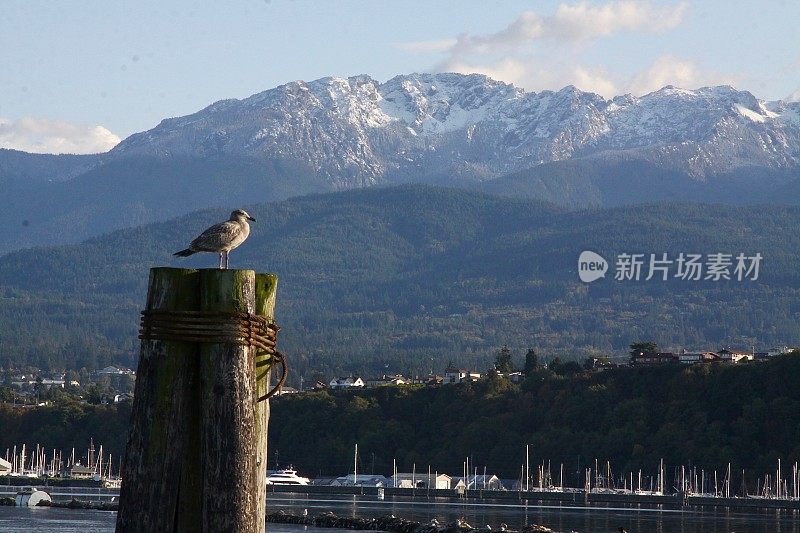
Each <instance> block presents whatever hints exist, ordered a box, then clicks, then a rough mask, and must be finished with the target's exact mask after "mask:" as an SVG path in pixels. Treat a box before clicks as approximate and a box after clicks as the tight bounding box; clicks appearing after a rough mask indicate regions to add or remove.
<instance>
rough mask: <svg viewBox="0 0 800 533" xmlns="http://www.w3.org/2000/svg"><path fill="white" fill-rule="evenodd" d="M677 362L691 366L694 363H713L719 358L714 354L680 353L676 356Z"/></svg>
mask: <svg viewBox="0 0 800 533" xmlns="http://www.w3.org/2000/svg"><path fill="white" fill-rule="evenodd" d="M678 361H680V362H681V363H683V364H684V365H693V364H695V363H713V362H714V361H719V356H718V355H717V354H715V353H714V352H686V351H684V352H681V354H680V355H679V356H678Z"/></svg>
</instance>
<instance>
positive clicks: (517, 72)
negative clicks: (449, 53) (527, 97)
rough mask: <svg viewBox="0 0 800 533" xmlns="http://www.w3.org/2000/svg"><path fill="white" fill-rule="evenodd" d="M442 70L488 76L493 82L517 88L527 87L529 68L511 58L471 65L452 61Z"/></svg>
mask: <svg viewBox="0 0 800 533" xmlns="http://www.w3.org/2000/svg"><path fill="white" fill-rule="evenodd" d="M444 70H447V71H448V72H460V73H462V74H483V75H485V76H489V77H490V78H492V79H493V80H500V81H505V82H507V83H513V84H514V85H517V86H519V87H526V86H528V81H529V77H530V69H529V67H528V66H526V65H525V64H524V63H523V62H522V61H520V60H517V59H512V58H506V59H501V60H500V61H496V62H489V63H483V64H471V63H467V62H464V61H459V60H454V61H451V62H449V65H448V67H447V68H446V69H444Z"/></svg>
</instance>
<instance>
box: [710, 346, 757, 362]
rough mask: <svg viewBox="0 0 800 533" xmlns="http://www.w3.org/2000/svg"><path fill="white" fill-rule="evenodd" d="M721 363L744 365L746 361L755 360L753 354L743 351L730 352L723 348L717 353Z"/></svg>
mask: <svg viewBox="0 0 800 533" xmlns="http://www.w3.org/2000/svg"><path fill="white" fill-rule="evenodd" d="M717 355H718V356H719V359H720V361H722V362H723V363H742V362H744V361H752V360H753V359H755V357H754V355H753V352H745V351H741V350H728V349H727V348H723V349H722V350H720V351H718V352H717Z"/></svg>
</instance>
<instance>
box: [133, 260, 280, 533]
mask: <svg viewBox="0 0 800 533" xmlns="http://www.w3.org/2000/svg"><path fill="white" fill-rule="evenodd" d="M276 284H277V279H276V277H275V276H271V275H262V274H259V275H256V274H255V272H253V271H252V270H216V269H213V270H212V269H208V270H186V269H174V268H154V269H152V270H151V273H150V286H149V290H148V296H147V306H146V309H148V310H161V311H209V312H247V313H256V314H259V315H267V316H269V317H270V318H272V314H273V313H274V305H275V287H276ZM264 357H265V356H263V355H261V356H259V359H264ZM255 359H256V349H255V348H252V347H250V346H243V345H240V344H237V343H233V342H217V343H213V344H211V343H196V342H185V341H180V340H143V341H142V343H141V349H140V356H139V368H138V370H137V379H136V389H135V395H134V403H133V412H132V421H131V428H130V434H129V438H128V446H127V451H126V456H125V463H124V466H123V483H122V490H121V494H120V508H119V513H118V515H117V531H118V532H137V533H138V532H147V531H152V532H159V533H161V532H184V531H185V532H189V531H191V532H215V531H236V532H242V533H263V531H264V524H265V502H264V500H265V487H264V486H263V485H265V482H266V478H265V475H266V473H265V470H266V436H267V424H268V420H269V418H268V417H269V411H268V409H269V408H268V406H267V403H268V402H261V403H258V402H257V398H258V396H259V395H261V394H264V393H265V392H266V391H267V388H268V387H269V382H268V379H263V378H262V379H261V380H257V379H256V373H257V369H256V360H255ZM258 368H259V371H260V372H262V373H263V372H264V371H265V370H266V371H268V370H269V364H263V363H262V365H261V366H260V367H258ZM262 390H263V392H262Z"/></svg>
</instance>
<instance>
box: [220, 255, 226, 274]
mask: <svg viewBox="0 0 800 533" xmlns="http://www.w3.org/2000/svg"><path fill="white" fill-rule="evenodd" d="M224 253H225V252H220V253H219V269H220V270H222V269H223V268H224V267H223V266H222V254H224Z"/></svg>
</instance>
